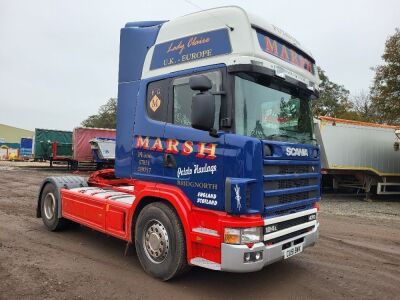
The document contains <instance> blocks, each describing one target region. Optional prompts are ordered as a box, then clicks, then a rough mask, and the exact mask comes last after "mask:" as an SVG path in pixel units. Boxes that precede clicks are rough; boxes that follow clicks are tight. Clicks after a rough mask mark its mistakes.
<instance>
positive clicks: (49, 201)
mask: <svg viewBox="0 0 400 300" xmlns="http://www.w3.org/2000/svg"><path fill="white" fill-rule="evenodd" d="M58 205H59V199H58V193H57V188H56V187H55V186H54V184H52V183H47V184H46V185H45V187H44V188H43V191H42V197H41V199H40V211H41V215H42V220H43V223H44V225H45V226H46V228H47V229H48V230H50V231H57V230H61V229H64V228H66V227H67V225H68V223H69V222H68V220H66V219H64V218H59V217H58Z"/></svg>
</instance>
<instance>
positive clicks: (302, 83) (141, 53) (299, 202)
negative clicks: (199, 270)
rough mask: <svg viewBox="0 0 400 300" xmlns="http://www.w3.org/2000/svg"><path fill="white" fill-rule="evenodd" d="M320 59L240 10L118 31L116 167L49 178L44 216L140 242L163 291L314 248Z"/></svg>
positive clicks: (40, 213) (52, 222) (48, 221)
mask: <svg viewBox="0 0 400 300" xmlns="http://www.w3.org/2000/svg"><path fill="white" fill-rule="evenodd" d="M318 83H319V79H318V75H317V72H316V67H315V61H314V59H313V58H312V56H311V54H310V53H309V52H308V51H307V50H305V49H304V48H303V47H302V46H301V45H300V43H299V42H298V41H297V40H296V39H294V38H293V37H292V36H290V35H289V34H287V33H285V32H284V31H283V30H281V29H279V28H278V27H275V26H273V25H270V24H269V23H267V22H266V21H264V20H263V19H262V18H259V17H256V16H253V15H251V14H248V13H246V12H245V11H244V10H243V9H241V8H238V7H223V8H216V9H211V10H206V11H201V12H197V13H194V14H190V15H187V16H183V17H180V18H177V19H176V20H172V21H144V22H132V23H127V24H126V26H125V27H124V28H122V30H121V36H120V56H119V83H118V108H117V133H116V159H115V169H107V170H100V171H97V172H94V173H93V174H92V175H91V176H90V177H89V179H88V180H85V179H84V178H81V177H75V176H64V177H49V178H46V179H45V180H44V182H43V184H42V186H41V188H40V193H39V196H38V203H37V217H41V218H42V219H43V222H44V224H45V226H46V227H47V228H48V229H49V230H51V231H55V230H59V229H62V228H65V227H66V226H67V225H68V224H69V223H70V222H77V223H79V224H82V225H84V226H87V227H90V228H92V229H95V230H98V231H100V232H103V233H105V234H108V235H111V236H113V237H116V238H119V239H122V240H124V241H126V242H127V247H128V246H129V245H131V244H134V246H135V249H136V253H137V256H138V258H139V261H140V263H141V265H142V267H143V269H144V270H145V271H146V272H147V273H149V274H151V275H152V276H155V277H157V278H160V279H162V280H168V279H171V278H173V277H175V276H177V275H179V274H182V273H184V272H185V271H186V270H188V269H189V268H190V266H200V267H204V268H208V269H212V270H220V271H230V272H252V271H257V270H260V269H262V268H263V267H264V266H266V265H269V264H271V263H273V262H276V261H279V260H282V259H286V258H289V257H291V256H293V255H296V254H298V253H300V252H302V251H303V250H304V249H305V248H307V247H309V246H312V245H314V244H315V242H316V241H317V238H318V226H319V223H318V220H317V212H318V210H319V206H318V201H319V200H320V192H319V190H320V183H319V182H320V159H319V148H318V146H317V145H316V143H315V139H314V136H313V126H312V124H313V118H312V114H311V108H310V105H311V101H312V100H313V99H315V98H317V96H318Z"/></svg>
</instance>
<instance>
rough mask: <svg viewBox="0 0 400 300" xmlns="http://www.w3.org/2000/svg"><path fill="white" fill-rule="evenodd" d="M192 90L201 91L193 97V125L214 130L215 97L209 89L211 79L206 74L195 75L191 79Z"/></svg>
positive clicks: (206, 129)
mask: <svg viewBox="0 0 400 300" xmlns="http://www.w3.org/2000/svg"><path fill="white" fill-rule="evenodd" d="M189 85H190V88H191V89H192V90H198V91H200V92H199V93H197V94H195V95H193V97H192V116H191V117H192V127H193V128H196V129H200V130H205V131H213V129H214V121H215V98H214V95H212V94H211V93H210V92H209V90H210V89H211V87H212V84H211V80H210V79H208V78H207V77H206V76H204V75H198V76H193V77H191V78H190V79H189Z"/></svg>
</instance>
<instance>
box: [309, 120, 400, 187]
mask: <svg viewBox="0 0 400 300" xmlns="http://www.w3.org/2000/svg"><path fill="white" fill-rule="evenodd" d="M395 129H396V127H395V126H388V125H381V124H374V123H366V122H358V121H351V120H343V119H336V118H330V117H319V118H318V119H317V120H316V126H315V135H316V138H317V141H318V143H319V144H320V147H321V172H322V174H323V177H325V178H324V182H330V183H332V187H333V189H337V188H340V187H347V188H357V189H362V190H364V191H365V192H366V193H367V195H368V193H370V192H373V193H375V192H376V193H377V194H392V195H393V194H396V195H400V159H399V154H400V153H399V151H396V147H395V146H394V144H395V141H396V136H395ZM327 179H328V180H327Z"/></svg>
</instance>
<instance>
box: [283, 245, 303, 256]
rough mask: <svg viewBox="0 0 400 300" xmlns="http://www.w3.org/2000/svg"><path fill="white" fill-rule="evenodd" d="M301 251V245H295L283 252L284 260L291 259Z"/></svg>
mask: <svg viewBox="0 0 400 300" xmlns="http://www.w3.org/2000/svg"><path fill="white" fill-rule="evenodd" d="M302 251H303V245H295V246H293V247H290V248H287V249H285V250H283V257H284V259H286V258H289V257H292V256H293V255H296V254H299V253H300V252H302Z"/></svg>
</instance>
